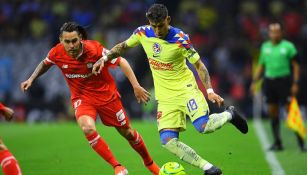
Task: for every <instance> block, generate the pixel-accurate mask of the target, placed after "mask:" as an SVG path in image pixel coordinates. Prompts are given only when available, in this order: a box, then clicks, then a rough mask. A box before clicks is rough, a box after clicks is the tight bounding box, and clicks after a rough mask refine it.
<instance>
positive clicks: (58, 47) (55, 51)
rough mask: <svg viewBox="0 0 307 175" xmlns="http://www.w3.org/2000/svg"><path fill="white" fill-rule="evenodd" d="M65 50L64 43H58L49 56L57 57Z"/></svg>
mask: <svg viewBox="0 0 307 175" xmlns="http://www.w3.org/2000/svg"><path fill="white" fill-rule="evenodd" d="M64 51H65V49H64V46H63V44H61V43H58V44H56V45H55V46H53V47H52V48H51V49H50V51H49V53H48V57H55V56H56V55H61V54H63V52H64Z"/></svg>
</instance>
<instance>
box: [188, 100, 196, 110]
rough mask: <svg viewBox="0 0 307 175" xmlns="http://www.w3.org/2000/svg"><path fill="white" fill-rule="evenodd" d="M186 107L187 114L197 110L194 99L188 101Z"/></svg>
mask: <svg viewBox="0 0 307 175" xmlns="http://www.w3.org/2000/svg"><path fill="white" fill-rule="evenodd" d="M187 107H188V110H189V112H191V111H194V110H196V109H197V108H198V106H197V104H196V101H195V99H194V98H192V99H191V100H189V102H188V103H187Z"/></svg>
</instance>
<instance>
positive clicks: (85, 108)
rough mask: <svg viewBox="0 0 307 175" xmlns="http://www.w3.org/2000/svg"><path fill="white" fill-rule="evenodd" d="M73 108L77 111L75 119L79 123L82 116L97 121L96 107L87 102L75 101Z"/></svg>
mask: <svg viewBox="0 0 307 175" xmlns="http://www.w3.org/2000/svg"><path fill="white" fill-rule="evenodd" d="M73 105H74V106H73V107H74V110H75V117H76V119H77V121H78V120H79V118H80V117H81V116H89V117H91V118H92V119H93V120H94V121H96V115H97V110H96V108H95V106H94V105H92V104H90V103H86V102H85V101H82V100H81V99H78V100H75V101H74V102H73Z"/></svg>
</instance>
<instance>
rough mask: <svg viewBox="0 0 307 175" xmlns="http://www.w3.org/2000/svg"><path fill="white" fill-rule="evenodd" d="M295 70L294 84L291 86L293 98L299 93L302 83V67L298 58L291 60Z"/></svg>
mask: <svg viewBox="0 0 307 175" xmlns="http://www.w3.org/2000/svg"><path fill="white" fill-rule="evenodd" d="M291 64H292V68H293V82H292V86H291V93H292V95H293V96H296V95H297V93H298V91H299V86H298V83H299V81H300V65H299V63H298V61H297V56H296V57H294V58H293V59H292V60H291Z"/></svg>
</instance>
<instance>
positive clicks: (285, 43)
mask: <svg viewBox="0 0 307 175" xmlns="http://www.w3.org/2000/svg"><path fill="white" fill-rule="evenodd" d="M282 44H284V45H288V46H294V44H293V42H291V41H289V40H286V39H283V40H282Z"/></svg>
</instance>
